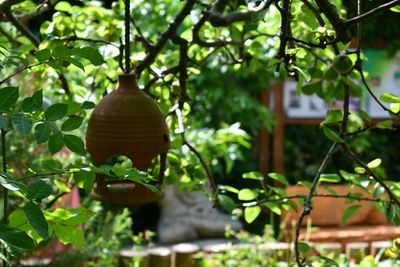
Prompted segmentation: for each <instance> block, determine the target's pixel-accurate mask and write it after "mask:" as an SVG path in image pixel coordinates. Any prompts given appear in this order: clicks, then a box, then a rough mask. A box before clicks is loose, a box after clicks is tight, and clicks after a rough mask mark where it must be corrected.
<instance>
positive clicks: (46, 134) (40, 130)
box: [34, 123, 51, 144]
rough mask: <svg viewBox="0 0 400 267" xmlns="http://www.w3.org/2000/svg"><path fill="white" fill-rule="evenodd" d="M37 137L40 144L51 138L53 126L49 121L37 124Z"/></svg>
mask: <svg viewBox="0 0 400 267" xmlns="http://www.w3.org/2000/svg"><path fill="white" fill-rule="evenodd" d="M34 132H35V138H36V142H37V143H38V144H41V143H44V142H46V141H47V140H49V138H50V135H51V128H50V126H49V125H48V124H47V123H39V124H37V125H36V126H35V130H34Z"/></svg>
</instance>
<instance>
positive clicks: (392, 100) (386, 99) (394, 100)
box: [379, 93, 400, 104]
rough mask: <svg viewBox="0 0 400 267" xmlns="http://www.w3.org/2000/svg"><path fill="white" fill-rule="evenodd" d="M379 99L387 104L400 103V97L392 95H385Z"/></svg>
mask: <svg viewBox="0 0 400 267" xmlns="http://www.w3.org/2000/svg"><path fill="white" fill-rule="evenodd" d="M379 99H380V100H381V101H382V102H385V103H397V104H398V103H400V97H399V96H397V95H395V94H392V93H383V94H382V95H381V96H380V98H379Z"/></svg>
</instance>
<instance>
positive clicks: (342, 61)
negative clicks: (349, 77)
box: [332, 54, 353, 74]
mask: <svg viewBox="0 0 400 267" xmlns="http://www.w3.org/2000/svg"><path fill="white" fill-rule="evenodd" d="M332 67H333V69H334V70H335V71H336V72H337V73H339V74H346V73H348V72H349V71H351V69H352V68H353V62H352V61H351V59H350V58H349V57H348V56H347V55H343V54H341V55H338V56H336V57H335V59H334V60H333V63H332Z"/></svg>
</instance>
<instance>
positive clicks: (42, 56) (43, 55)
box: [35, 48, 51, 62]
mask: <svg viewBox="0 0 400 267" xmlns="http://www.w3.org/2000/svg"><path fill="white" fill-rule="evenodd" d="M35 57H36V58H37V60H39V62H44V61H46V60H48V59H50V57H51V51H50V49H48V48H45V49H41V50H39V51H37V52H36V53H35Z"/></svg>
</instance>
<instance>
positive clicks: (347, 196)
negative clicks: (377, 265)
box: [236, 193, 391, 207]
mask: <svg viewBox="0 0 400 267" xmlns="http://www.w3.org/2000/svg"><path fill="white" fill-rule="evenodd" d="M313 197H314V198H339V199H340V198H343V199H351V200H355V201H369V202H378V203H390V202H391V201H390V200H384V199H381V198H370V197H361V196H352V195H351V194H350V193H349V194H342V195H339V194H338V195H333V194H318V193H316V194H314V196H313ZM306 198H307V195H299V194H296V195H289V196H284V197H281V198H264V199H260V200H257V201H251V202H245V203H238V204H237V205H236V206H237V207H252V206H259V205H262V204H264V203H269V202H270V203H276V202H285V201H287V200H290V199H306Z"/></svg>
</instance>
